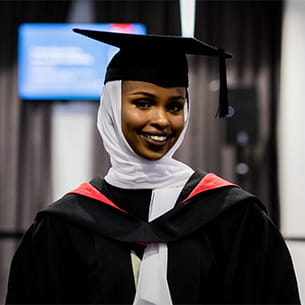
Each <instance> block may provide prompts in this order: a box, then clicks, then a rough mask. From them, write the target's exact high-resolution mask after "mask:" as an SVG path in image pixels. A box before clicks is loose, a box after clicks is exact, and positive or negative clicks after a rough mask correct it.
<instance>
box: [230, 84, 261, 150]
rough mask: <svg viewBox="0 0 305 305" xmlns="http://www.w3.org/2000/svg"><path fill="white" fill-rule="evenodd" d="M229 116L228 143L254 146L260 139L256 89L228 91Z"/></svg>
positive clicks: (241, 88)
mask: <svg viewBox="0 0 305 305" xmlns="http://www.w3.org/2000/svg"><path fill="white" fill-rule="evenodd" d="M228 96H229V105H230V106H229V114H228V116H227V117H226V120H225V121H226V143H227V144H233V145H240V146H247V145H253V144H255V143H256V142H257V139H258V107H257V93H256V88H255V87H253V86H251V87H250V86H249V87H245V86H243V87H234V88H229V89H228Z"/></svg>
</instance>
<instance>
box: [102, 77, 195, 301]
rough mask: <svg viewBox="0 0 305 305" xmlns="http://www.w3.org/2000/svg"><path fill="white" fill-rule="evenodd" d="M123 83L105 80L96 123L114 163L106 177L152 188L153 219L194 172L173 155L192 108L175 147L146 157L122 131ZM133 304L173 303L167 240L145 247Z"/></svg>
mask: <svg viewBox="0 0 305 305" xmlns="http://www.w3.org/2000/svg"><path fill="white" fill-rule="evenodd" d="M121 85H122V81H119V80H118V81H111V82H108V83H106V85H105V86H104V88H103V92H102V96H101V102H100V107H99V110H98V117H97V127H98V130H99V132H100V134H101V137H102V139H103V143H104V147H105V149H106V151H107V152H108V154H109V156H110V161H111V165H112V166H111V168H110V169H109V171H108V173H107V175H106V177H105V180H106V181H107V182H108V183H110V184H111V185H113V186H116V187H119V188H123V189H152V197H151V203H150V211H149V217H148V219H149V222H150V221H152V220H153V219H155V218H157V217H159V216H161V215H162V214H164V213H166V212H167V211H168V210H170V209H172V208H173V207H174V205H175V203H176V200H177V199H178V196H179V194H180V192H181V190H182V188H183V186H184V185H185V183H186V181H187V180H188V179H189V178H190V176H191V175H192V174H193V172H194V171H193V170H192V169H191V168H190V167H188V166H187V165H185V164H184V163H182V162H179V161H177V160H175V159H173V158H172V156H173V154H174V153H175V151H176V150H177V149H178V147H179V146H180V145H181V143H182V141H183V138H184V135H185V131H186V128H187V125H188V121H189V109H188V106H187V103H185V108H184V114H185V115H184V119H185V126H184V128H183V130H182V132H181V134H180V136H179V138H178V140H177V142H176V143H175V144H174V145H173V147H172V148H171V149H170V150H169V151H168V152H167V153H166V154H165V155H164V156H163V157H162V158H161V159H159V160H156V161H150V160H145V159H143V158H142V157H140V156H138V155H137V154H136V153H135V152H134V151H133V150H132V148H131V147H130V146H129V144H128V143H127V141H126V139H125V137H124V135H123V133H122V129H121ZM133 304H134V305H144V304H147V305H148V304H150V305H151V304H158V305H160V304H172V301H171V296H170V292H169V288H168V284H167V244H165V243H157V244H150V245H148V246H147V247H146V248H145V251H144V255H143V259H142V264H141V268H140V275H139V281H138V286H137V291H136V296H135V300H134V303H133Z"/></svg>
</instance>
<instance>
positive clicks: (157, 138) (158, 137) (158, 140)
mask: <svg viewBox="0 0 305 305" xmlns="http://www.w3.org/2000/svg"><path fill="white" fill-rule="evenodd" d="M145 136H146V137H147V138H150V139H152V140H154V141H157V142H163V141H165V140H167V137H166V136H155V135H145Z"/></svg>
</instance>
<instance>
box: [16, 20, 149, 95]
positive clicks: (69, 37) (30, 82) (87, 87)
mask: <svg viewBox="0 0 305 305" xmlns="http://www.w3.org/2000/svg"><path fill="white" fill-rule="evenodd" d="M73 28H81V29H90V30H99V31H111V32H123V33H135V34H145V32H146V30H145V26H144V25H142V24H84V23H82V24H58V23H57V24H41V23H35V24H34V23H32V24H31V23H28V24H22V25H21V26H20V27H19V38H18V39H19V45H18V93H19V97H20V98H22V99H39V100H43V99H48V100H49V99H57V100H62V99H99V96H100V93H101V89H102V86H103V82H104V75H105V71H106V66H107V64H108V62H109V60H110V59H111V58H112V56H113V55H114V53H116V51H117V50H118V49H117V48H115V47H112V46H109V45H106V44H104V43H101V42H98V41H96V40H93V39H90V38H88V37H86V36H83V35H80V34H77V33H75V32H73V31H72V29H73Z"/></svg>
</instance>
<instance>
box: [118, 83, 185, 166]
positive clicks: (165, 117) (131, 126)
mask: <svg viewBox="0 0 305 305" xmlns="http://www.w3.org/2000/svg"><path fill="white" fill-rule="evenodd" d="M185 95H186V90H185V88H184V87H169V88H168V87H160V86H157V85H155V84H152V83H148V82H143V81H123V82H122V132H123V134H124V136H125V138H126V140H127V142H128V144H129V145H130V146H131V148H132V149H133V150H134V152H135V153H137V154H138V155H139V156H141V157H142V158H144V159H147V160H158V159H160V158H162V157H163V156H164V155H165V154H166V153H167V152H168V151H169V150H170V148H171V147H172V146H173V145H174V144H175V142H176V141H177V139H178V137H179V135H180V133H181V131H182V129H183V127H184V110H183V108H184V103H185V102H186V101H185V100H186V98H185Z"/></svg>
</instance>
